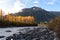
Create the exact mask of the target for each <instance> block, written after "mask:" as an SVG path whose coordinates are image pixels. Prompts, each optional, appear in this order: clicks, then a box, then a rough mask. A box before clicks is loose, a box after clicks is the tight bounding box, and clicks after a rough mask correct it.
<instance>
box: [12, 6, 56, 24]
mask: <svg viewBox="0 0 60 40" xmlns="http://www.w3.org/2000/svg"><path fill="white" fill-rule="evenodd" d="M12 15H16V16H34V17H35V22H37V23H39V22H48V21H50V20H51V19H53V18H55V17H56V15H54V14H53V13H51V12H49V11H46V10H44V9H42V8H39V7H32V8H24V9H22V12H18V13H15V14H12Z"/></svg>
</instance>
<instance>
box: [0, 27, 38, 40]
mask: <svg viewBox="0 0 60 40" xmlns="http://www.w3.org/2000/svg"><path fill="white" fill-rule="evenodd" d="M36 27H38V26H35V27H32V26H31V27H11V28H0V36H5V37H4V38H0V40H5V38H6V37H8V36H10V35H13V34H14V33H17V32H18V30H19V29H24V28H31V29H32V28H36ZM8 30H10V31H11V32H6V31H8Z"/></svg>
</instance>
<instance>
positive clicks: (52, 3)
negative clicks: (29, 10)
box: [47, 0, 57, 5]
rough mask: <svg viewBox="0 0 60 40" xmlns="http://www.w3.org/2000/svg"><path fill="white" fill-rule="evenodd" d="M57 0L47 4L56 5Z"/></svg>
mask: <svg viewBox="0 0 60 40" xmlns="http://www.w3.org/2000/svg"><path fill="white" fill-rule="evenodd" d="M56 1H57V0H52V1H50V2H47V4H50V5H54V4H55V3H56Z"/></svg>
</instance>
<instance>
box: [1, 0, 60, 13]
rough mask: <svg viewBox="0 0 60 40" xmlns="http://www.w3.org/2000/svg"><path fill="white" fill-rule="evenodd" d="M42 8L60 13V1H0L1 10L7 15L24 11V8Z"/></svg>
mask: <svg viewBox="0 0 60 40" xmlns="http://www.w3.org/2000/svg"><path fill="white" fill-rule="evenodd" d="M33 6H37V7H41V8H43V9H45V10H47V11H60V0H0V9H2V10H3V11H4V12H5V14H7V13H8V12H10V13H15V12H19V11H22V10H21V9H23V8H30V7H33Z"/></svg>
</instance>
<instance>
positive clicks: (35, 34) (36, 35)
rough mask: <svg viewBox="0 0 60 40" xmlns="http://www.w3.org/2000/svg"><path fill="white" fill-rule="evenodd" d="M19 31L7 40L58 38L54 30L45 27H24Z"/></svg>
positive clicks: (52, 39)
mask: <svg viewBox="0 0 60 40" xmlns="http://www.w3.org/2000/svg"><path fill="white" fill-rule="evenodd" d="M18 31H19V32H17V33H15V34H13V35H11V36H9V37H7V38H6V40H56V39H55V35H54V32H53V31H50V30H48V29H47V28H45V27H36V28H32V29H31V28H24V29H19V30H18Z"/></svg>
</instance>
